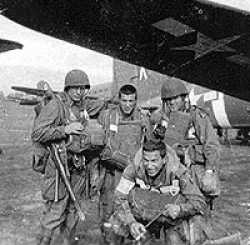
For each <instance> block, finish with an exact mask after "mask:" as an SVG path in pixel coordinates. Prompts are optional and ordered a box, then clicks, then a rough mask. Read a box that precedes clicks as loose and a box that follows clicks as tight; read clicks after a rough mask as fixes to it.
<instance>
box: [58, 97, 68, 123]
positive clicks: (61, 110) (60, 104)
mask: <svg viewBox="0 0 250 245" xmlns="http://www.w3.org/2000/svg"><path fill="white" fill-rule="evenodd" d="M55 100H56V102H57V105H58V108H59V117H60V122H62V123H63V124H66V123H67V117H66V114H67V111H66V107H65V105H64V103H63V98H61V96H60V95H55Z"/></svg>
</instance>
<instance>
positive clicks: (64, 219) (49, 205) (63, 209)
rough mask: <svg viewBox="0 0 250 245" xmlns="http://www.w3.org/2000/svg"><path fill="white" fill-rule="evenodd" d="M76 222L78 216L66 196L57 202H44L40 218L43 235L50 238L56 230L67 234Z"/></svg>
mask: <svg viewBox="0 0 250 245" xmlns="http://www.w3.org/2000/svg"><path fill="white" fill-rule="evenodd" d="M78 220H79V218H78V214H77V212H76V209H75V207H74V205H73V203H72V201H71V200H70V197H69V195H68V194H67V195H66V196H65V197H64V198H63V199H61V200H59V201H58V202H54V201H46V203H45V210H44V213H43V216H42V218H41V227H42V229H43V231H44V234H43V235H44V236H50V237H52V236H53V233H54V232H55V231H56V230H58V231H59V232H65V233H68V234H69V233H70V232H72V231H73V230H74V228H75V227H76V225H77V223H78Z"/></svg>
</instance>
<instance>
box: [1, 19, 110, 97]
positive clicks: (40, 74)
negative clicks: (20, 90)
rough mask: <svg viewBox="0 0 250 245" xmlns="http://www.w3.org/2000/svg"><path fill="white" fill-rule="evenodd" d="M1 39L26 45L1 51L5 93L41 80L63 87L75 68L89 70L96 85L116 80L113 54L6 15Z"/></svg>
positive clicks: (2, 24) (33, 84)
mask: <svg viewBox="0 0 250 245" xmlns="http://www.w3.org/2000/svg"><path fill="white" fill-rule="evenodd" d="M0 39H7V40H10V41H15V42H19V43H21V44H22V45H23V48H22V49H16V50H11V51H8V52H3V53H0V90H2V91H4V93H5V94H8V93H10V92H11V89H10V87H11V86H13V85H20V86H32V87H34V86H35V85H36V83H37V82H38V81H39V80H47V81H48V82H50V83H51V86H52V88H54V89H61V88H62V87H63V83H64V77H65V75H66V73H67V72H68V71H70V70H71V69H83V70H84V71H86V72H87V74H88V75H89V77H90V81H91V83H92V84H94V85H95V84H99V83H106V82H111V81H112V78H113V74H112V73H113V72H112V62H113V59H112V58H111V57H109V56H106V55H103V54H100V53H97V52H94V51H91V50H89V49H86V48H82V47H79V46H77V45H73V44H70V43H67V42H64V41H61V40H58V39H55V38H52V37H49V36H47V35H44V34H41V33H39V32H36V31H33V30H30V29H28V28H26V27H23V26H21V25H19V24H16V23H15V22H13V21H11V20H9V19H8V18H6V17H4V16H2V15H0Z"/></svg>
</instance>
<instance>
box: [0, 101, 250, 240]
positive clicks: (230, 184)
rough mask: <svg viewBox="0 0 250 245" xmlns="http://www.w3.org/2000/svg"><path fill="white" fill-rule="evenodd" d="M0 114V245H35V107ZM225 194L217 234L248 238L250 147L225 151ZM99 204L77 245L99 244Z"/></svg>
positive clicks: (92, 206) (38, 204)
mask: <svg viewBox="0 0 250 245" xmlns="http://www.w3.org/2000/svg"><path fill="white" fill-rule="evenodd" d="M5 108H6V112H7V113H6V114H5V115H4V113H2V112H1V114H0V147H1V148H2V149H3V151H4V153H3V154H2V155H0V197H1V199H0V245H14V244H18V245H34V244H35V236H36V233H37V231H38V230H37V229H38V224H39V216H40V214H41V212H42V210H43V205H42V199H41V196H40V192H39V185H40V180H41V176H40V175H39V174H37V173H35V172H33V171H32V170H31V160H30V158H31V153H30V145H31V144H30V141H29V134H30V128H31V125H32V118H33V113H32V107H24V106H17V105H16V104H14V103H8V104H7V105H5ZM220 169H221V171H220V172H221V180H222V186H223V191H222V195H221V197H220V198H219V199H218V200H217V201H216V202H215V211H214V220H215V221H214V224H215V227H216V230H217V231H218V233H220V234H222V233H224V234H225V233H226V232H228V233H235V232H241V234H242V237H249V236H250V178H249V176H250V146H241V145H237V144H235V145H232V146H231V148H227V147H223V157H222V161H221V168H220ZM96 203H97V201H96V200H95V201H92V202H89V203H88V209H89V215H88V217H87V223H86V224H85V225H84V226H82V227H80V228H79V229H80V230H84V231H85V233H86V234H87V235H85V237H84V239H83V240H82V241H78V242H76V244H97V237H98V236H99V231H98V228H97V227H98V216H97V212H96Z"/></svg>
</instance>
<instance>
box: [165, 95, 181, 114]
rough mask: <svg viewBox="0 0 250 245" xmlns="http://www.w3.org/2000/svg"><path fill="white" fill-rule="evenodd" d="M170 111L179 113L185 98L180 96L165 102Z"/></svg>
mask: <svg viewBox="0 0 250 245" xmlns="http://www.w3.org/2000/svg"><path fill="white" fill-rule="evenodd" d="M166 105H167V106H168V108H169V110H170V111H172V112H173V111H181V110H182V109H183V108H184V107H185V98H184V97H183V96H181V95H178V96H175V97H172V98H170V99H167V100H166Z"/></svg>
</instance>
